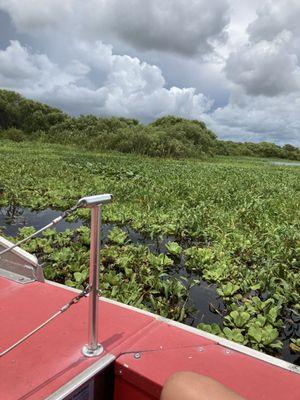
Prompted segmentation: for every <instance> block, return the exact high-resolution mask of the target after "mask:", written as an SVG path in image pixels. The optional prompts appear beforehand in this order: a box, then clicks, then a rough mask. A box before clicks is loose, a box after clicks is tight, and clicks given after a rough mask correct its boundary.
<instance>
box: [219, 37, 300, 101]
mask: <svg viewBox="0 0 300 400" xmlns="http://www.w3.org/2000/svg"><path fill="white" fill-rule="evenodd" d="M291 39H292V34H291V33H290V32H289V31H283V32H281V33H280V34H278V35H277V36H276V37H275V38H274V40H273V41H271V42H270V41H266V40H261V41H259V42H256V43H254V44H252V43H250V44H248V45H245V46H242V47H241V48H239V49H238V50H237V51H236V52H234V53H231V54H230V56H229V58H228V60H227V63H226V67H225V73H226V76H227V77H228V79H230V80H231V81H232V82H234V83H236V84H238V85H241V86H242V87H243V88H244V89H245V91H246V93H248V94H252V95H265V96H276V95H279V94H283V93H290V92H294V91H298V90H300V67H299V65H298V58H297V55H296V54H294V53H293V52H291V51H290V43H291Z"/></svg>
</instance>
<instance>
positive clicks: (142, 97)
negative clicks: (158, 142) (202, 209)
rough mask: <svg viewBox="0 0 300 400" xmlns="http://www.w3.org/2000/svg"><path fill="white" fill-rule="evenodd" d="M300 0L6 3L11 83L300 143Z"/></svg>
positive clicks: (98, 108) (0, 28)
mask: <svg viewBox="0 0 300 400" xmlns="http://www.w3.org/2000/svg"><path fill="white" fill-rule="evenodd" d="M299 21H300V1H299V0H272V1H268V0H260V1H258V0H213V1H209V0H188V1H187V0H126V1H124V0H85V1H82V0H63V1H61V0H22V1H20V0H0V87H1V88H5V89H8V90H14V91H17V92H20V93H21V94H23V95H24V96H26V97H28V98H31V99H34V100H37V101H41V102H44V103H47V104H49V105H52V106H56V107H59V108H61V109H63V110H64V111H66V112H68V113H70V114H72V115H80V114H95V115H99V116H107V115H115V116H124V117H129V118H137V119H139V120H140V121H142V122H144V123H149V122H151V121H153V120H155V119H157V118H159V117H162V116H164V115H168V114H173V115H179V116H182V117H184V118H189V119H198V120H202V121H204V122H205V123H206V124H207V126H208V127H209V128H210V129H211V130H213V131H214V132H215V133H217V135H218V137H219V138H221V139H224V140H234V141H255V142H258V141H270V142H274V143H277V144H279V145H283V144H286V143H290V144H293V145H296V146H300V23H299Z"/></svg>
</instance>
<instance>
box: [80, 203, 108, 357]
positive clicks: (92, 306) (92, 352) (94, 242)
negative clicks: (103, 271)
mask: <svg viewBox="0 0 300 400" xmlns="http://www.w3.org/2000/svg"><path fill="white" fill-rule="evenodd" d="M100 229H101V205H94V206H92V207H91V244H90V282H89V287H90V293H89V316H88V325H89V327H88V344H87V345H85V346H84V347H83V349H82V353H83V354H84V355H85V356H86V357H96V356H98V355H99V354H101V353H102V351H103V347H102V346H101V344H99V343H98V304H99V299H98V292H99V252H100Z"/></svg>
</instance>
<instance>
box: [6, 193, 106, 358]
mask: <svg viewBox="0 0 300 400" xmlns="http://www.w3.org/2000/svg"><path fill="white" fill-rule="evenodd" d="M112 199H113V196H112V195H111V194H101V195H97V196H88V197H83V198H81V199H80V200H79V201H78V202H77V204H76V205H75V206H74V207H72V208H71V209H70V210H67V211H65V212H64V213H63V214H62V215H61V216H60V217H58V218H55V219H54V220H53V221H52V222H50V223H49V224H48V225H46V226H44V227H43V228H41V229H39V230H38V231H36V232H34V233H33V234H31V235H29V236H27V237H26V238H25V239H22V240H20V241H19V242H18V243H15V244H13V245H12V246H10V247H8V248H6V249H4V250H3V251H1V252H0V258H1V256H2V255H3V254H5V253H7V252H9V251H11V250H13V249H14V248H16V247H17V246H19V245H20V244H22V243H25V242H26V241H27V240H29V239H32V238H33V237H35V236H37V235H38V234H39V233H41V232H43V231H44V230H46V229H48V228H50V227H52V226H53V225H56V224H58V223H59V222H60V221H62V220H63V219H64V218H65V217H66V216H68V215H69V214H70V213H71V212H73V211H75V210H77V209H78V208H84V207H86V208H91V244H90V271H89V311H88V343H87V344H86V345H85V346H83V348H82V353H83V354H84V355H85V356H86V357H96V356H98V355H99V354H101V353H102V352H103V346H102V345H101V344H100V343H98V293H99V253H100V230H101V206H102V205H104V204H107V203H110V202H111V201H112ZM86 294H87V290H86V289H85V290H84V291H83V292H82V294H81V295H79V296H77V297H80V298H81V297H82V296H85V295H86ZM77 297H76V299H77ZM73 300H74V299H73ZM73 300H72V301H71V302H70V303H68V304H67V305H66V306H64V307H62V308H61V309H60V310H59V311H58V312H57V313H55V314H54V315H53V316H52V317H51V318H49V319H48V320H47V321H45V322H43V323H42V324H41V325H40V326H38V327H37V328H35V329H34V330H33V331H31V332H30V333H28V334H27V335H26V336H24V337H23V338H21V339H20V340H19V341H18V342H16V343H15V344H13V345H12V346H10V347H9V348H8V349H6V350H5V351H4V352H2V353H0V357H2V356H3V355H5V354H6V353H8V352H9V351H10V350H12V349H14V348H15V347H16V346H18V345H19V344H20V343H23V342H24V341H25V340H26V339H27V338H29V337H30V336H31V335H33V334H34V333H35V332H37V331H38V330H40V329H41V328H43V327H44V326H45V325H47V324H48V323H49V322H50V321H52V320H53V319H54V318H56V317H57V316H58V315H60V314H61V313H62V312H64V311H66V310H67V309H68V308H69V306H70V305H71V303H72V304H75V301H73Z"/></svg>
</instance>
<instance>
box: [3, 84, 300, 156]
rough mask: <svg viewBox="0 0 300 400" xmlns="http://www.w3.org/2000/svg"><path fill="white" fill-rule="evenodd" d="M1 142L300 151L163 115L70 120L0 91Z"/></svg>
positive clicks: (208, 152) (159, 150)
mask: <svg viewBox="0 0 300 400" xmlns="http://www.w3.org/2000/svg"><path fill="white" fill-rule="evenodd" d="M0 138H7V139H10V140H14V141H17V142H20V141H24V140H32V141H40V142H48V143H60V144H75V145H78V146H80V147H82V148H85V149H88V150H100V151H103V150H104V151H105V150H115V151H119V152H123V153H136V154H142V155H148V156H156V157H177V158H179V157H196V158H203V157H209V156H213V155H231V156H257V157H280V158H287V159H295V160H300V150H299V149H298V148H296V147H294V146H292V145H289V144H287V145H285V146H283V147H280V146H277V145H275V144H273V143H267V142H261V143H234V142H229V141H221V140H218V139H217V137H216V135H215V134H214V133H213V132H211V131H210V130H209V129H208V128H207V127H206V125H205V124H204V123H203V122H201V121H196V120H186V119H183V118H179V117H174V116H167V117H163V118H160V119H158V120H156V121H155V122H153V123H151V124H149V125H147V126H145V125H142V124H141V123H139V121H137V120H135V119H126V118H116V117H110V118H108V117H107V118H104V117H96V116H93V115H86V116H80V117H77V118H75V117H71V116H69V115H67V114H65V113H63V112H62V111H60V110H58V109H56V108H52V107H49V106H46V105H44V104H41V103H37V102H35V101H31V100H27V99H25V98H24V97H22V96H20V95H19V94H17V93H14V92H10V91H6V90H0Z"/></svg>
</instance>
